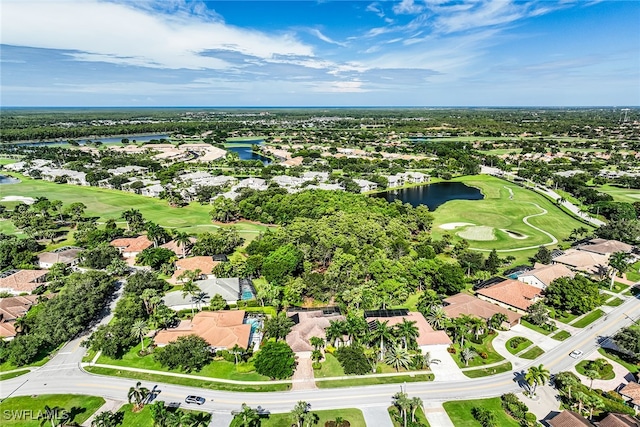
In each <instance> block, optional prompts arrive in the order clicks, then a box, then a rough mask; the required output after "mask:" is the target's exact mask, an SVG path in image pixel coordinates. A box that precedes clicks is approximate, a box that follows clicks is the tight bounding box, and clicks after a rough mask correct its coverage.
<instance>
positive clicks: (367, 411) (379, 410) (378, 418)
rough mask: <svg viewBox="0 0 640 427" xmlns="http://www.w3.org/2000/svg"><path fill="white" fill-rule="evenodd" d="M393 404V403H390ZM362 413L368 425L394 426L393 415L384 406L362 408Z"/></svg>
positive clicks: (373, 426) (377, 426) (375, 426)
mask: <svg viewBox="0 0 640 427" xmlns="http://www.w3.org/2000/svg"><path fill="white" fill-rule="evenodd" d="M389 406H391V403H389ZM360 410H361V411H362V415H364V422H365V423H367V427H393V422H391V417H390V416H389V412H388V411H387V408H386V407H384V406H371V407H363V408H360Z"/></svg>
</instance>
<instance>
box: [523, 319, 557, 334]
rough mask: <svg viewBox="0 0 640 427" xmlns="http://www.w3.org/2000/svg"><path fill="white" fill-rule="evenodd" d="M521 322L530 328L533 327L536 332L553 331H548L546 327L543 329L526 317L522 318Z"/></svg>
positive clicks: (546, 332)
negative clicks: (528, 320) (525, 318)
mask: <svg viewBox="0 0 640 427" xmlns="http://www.w3.org/2000/svg"><path fill="white" fill-rule="evenodd" d="M520 324H521V325H522V326H526V327H527V328H529V329H533V330H534V331H536V332H540V333H541V334H543V335H549V334H550V333H551V331H547V330H546V329H543V328H541V327H540V326H538V325H534V324H533V323H529V322H527V321H526V320H524V319H520Z"/></svg>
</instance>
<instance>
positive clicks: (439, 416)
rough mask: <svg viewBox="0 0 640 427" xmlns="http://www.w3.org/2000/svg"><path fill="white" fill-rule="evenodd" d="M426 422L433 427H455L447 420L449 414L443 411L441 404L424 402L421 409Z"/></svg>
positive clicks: (449, 419)
mask: <svg viewBox="0 0 640 427" xmlns="http://www.w3.org/2000/svg"><path fill="white" fill-rule="evenodd" d="M422 410H423V411H424V415H425V417H427V421H429V424H430V425H432V426H433V427H455V426H454V425H453V423H452V422H451V418H449V414H447V411H445V410H444V407H443V406H442V402H424V406H423V407H422Z"/></svg>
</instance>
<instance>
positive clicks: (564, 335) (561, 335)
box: [551, 330, 571, 341]
mask: <svg viewBox="0 0 640 427" xmlns="http://www.w3.org/2000/svg"><path fill="white" fill-rule="evenodd" d="M570 336H571V334H570V333H569V332H567V331H565V330H561V331H559V332H558V333H556V334H554V335H552V336H551V338H553V339H554V340H558V341H564V340H566V339H567V338H569V337H570Z"/></svg>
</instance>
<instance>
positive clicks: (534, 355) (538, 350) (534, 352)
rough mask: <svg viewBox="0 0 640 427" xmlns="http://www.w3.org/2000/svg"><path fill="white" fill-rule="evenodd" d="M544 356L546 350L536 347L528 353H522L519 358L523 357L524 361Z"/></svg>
mask: <svg viewBox="0 0 640 427" xmlns="http://www.w3.org/2000/svg"><path fill="white" fill-rule="evenodd" d="M543 354H544V350H543V349H541V348H540V347H538V346H537V345H534V346H533V347H531V348H529V349H528V350H527V351H525V352H524V353H522V354H521V355H520V356H519V357H522V358H523V359H529V360H533V359H535V358H537V357H538V356H541V355H543Z"/></svg>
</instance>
